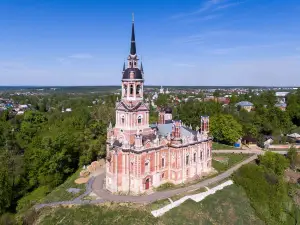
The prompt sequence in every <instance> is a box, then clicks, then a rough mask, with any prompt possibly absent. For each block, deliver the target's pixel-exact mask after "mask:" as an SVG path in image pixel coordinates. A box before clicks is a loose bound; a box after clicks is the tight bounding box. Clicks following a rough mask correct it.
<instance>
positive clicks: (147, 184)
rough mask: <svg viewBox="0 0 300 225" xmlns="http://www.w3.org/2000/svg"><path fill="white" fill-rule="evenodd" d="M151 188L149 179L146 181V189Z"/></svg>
mask: <svg viewBox="0 0 300 225" xmlns="http://www.w3.org/2000/svg"><path fill="white" fill-rule="evenodd" d="M149 188H150V178H147V179H146V181H145V189H146V190H148V189H149Z"/></svg>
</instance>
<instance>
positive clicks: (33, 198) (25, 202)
mask: <svg viewBox="0 0 300 225" xmlns="http://www.w3.org/2000/svg"><path fill="white" fill-rule="evenodd" d="M49 192H50V190H49V188H48V187H47V186H42V187H39V188H37V189H35V190H34V191H33V192H31V193H29V194H27V195H25V196H24V197H23V198H21V199H20V200H19V201H18V205H17V211H18V213H21V212H24V211H26V210H27V209H29V208H31V207H32V206H33V205H35V204H37V203H39V202H40V201H41V200H42V199H43V198H44V197H45V196H46V195H47V194H48V193H49Z"/></svg>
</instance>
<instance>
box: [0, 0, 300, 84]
mask: <svg viewBox="0 0 300 225" xmlns="http://www.w3.org/2000/svg"><path fill="white" fill-rule="evenodd" d="M132 13H134V19H135V31H136V33H135V34H136V43H137V54H138V55H139V57H140V58H141V59H142V61H143V67H144V72H145V75H144V76H145V84H146V85H165V86H167V85H180V86H181V85H193V86H196V85H199V86H200V85H201V86H209V85H211V86H216V85H220V86H225V85H230V86H233V85H234V86H238V85H249V86H251V85H257V86H300V79H299V78H300V26H299V24H300V2H299V0H198V1H195V0H185V1H182V0H172V1H162V0H160V1H158V0H152V1H143V0H139V1H137V0H128V1H120V0H119V1H117V0H109V1H100V0H1V1H0V27H1V29H0V80H1V81H0V86H1V85H41V86H44V85H47V86H56V85H62V86H73V85H79V86H85V85H119V84H120V83H121V77H122V66H123V62H124V60H125V59H126V57H127V56H128V54H129V48H130V35H131V20H132Z"/></svg>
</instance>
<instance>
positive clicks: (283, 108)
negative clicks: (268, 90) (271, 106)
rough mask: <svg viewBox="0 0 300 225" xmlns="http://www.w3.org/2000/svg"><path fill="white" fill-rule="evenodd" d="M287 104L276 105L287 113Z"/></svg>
mask: <svg viewBox="0 0 300 225" xmlns="http://www.w3.org/2000/svg"><path fill="white" fill-rule="evenodd" d="M286 106H287V105H286V103H277V104H275V107H277V108H279V109H281V110H282V111H285V110H286Z"/></svg>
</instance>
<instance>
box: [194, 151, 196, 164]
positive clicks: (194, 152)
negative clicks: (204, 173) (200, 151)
mask: <svg viewBox="0 0 300 225" xmlns="http://www.w3.org/2000/svg"><path fill="white" fill-rule="evenodd" d="M194 162H196V152H194Z"/></svg>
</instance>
